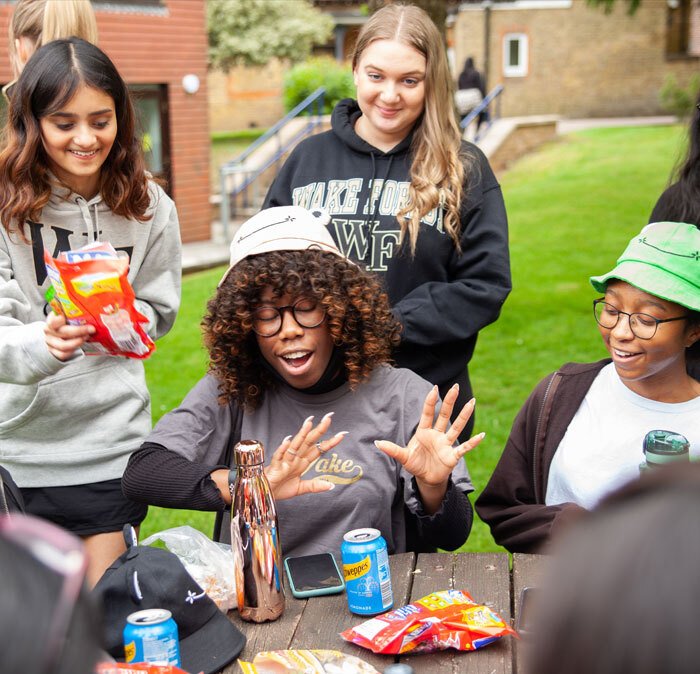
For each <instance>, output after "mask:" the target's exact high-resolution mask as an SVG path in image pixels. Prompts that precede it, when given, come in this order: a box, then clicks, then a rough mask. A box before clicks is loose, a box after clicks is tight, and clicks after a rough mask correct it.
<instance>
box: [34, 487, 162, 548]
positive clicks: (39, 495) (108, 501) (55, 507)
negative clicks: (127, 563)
mask: <svg viewBox="0 0 700 674" xmlns="http://www.w3.org/2000/svg"><path fill="white" fill-rule="evenodd" d="M21 491H22V496H23V497H24V505H25V508H26V511H27V512H28V513H31V514H32V515H36V516H37V517H41V518H43V519H46V520H49V521H51V522H54V523H55V524H58V525H59V526H62V527H63V528H64V529H68V531H72V532H73V533H74V534H76V535H78V536H92V535H93V534H104V533H110V532H113V531H121V530H122V527H123V526H124V525H125V524H127V523H128V524H132V525H133V526H137V525H139V524H141V522H143V520H144V518H145V517H146V513H147V512H148V506H146V505H143V504H142V503H135V502H134V501H130V500H129V499H127V498H126V496H124V494H122V481H121V480H107V481H106V482H94V483H93V484H76V485H72V486H70V487H32V488H25V489H22V490H21Z"/></svg>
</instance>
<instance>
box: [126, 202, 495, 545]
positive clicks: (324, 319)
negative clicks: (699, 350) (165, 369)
mask: <svg viewBox="0 0 700 674" xmlns="http://www.w3.org/2000/svg"><path fill="white" fill-rule="evenodd" d="M326 222H327V216H325V214H323V213H321V212H320V211H316V212H315V213H310V212H309V211H306V210H305V209H302V208H299V207H296V206H289V207H279V208H272V209H269V210H267V211H262V212H261V213H259V214H258V215H256V216H255V217H254V218H252V219H251V220H249V221H248V222H247V223H245V224H244V225H243V226H242V227H241V229H240V230H239V231H238V233H237V234H236V237H235V239H234V241H233V243H232V244H231V266H230V269H229V271H228V272H227V274H226V275H225V277H224V279H223V280H222V282H221V283H220V285H219V289H218V291H217V293H216V295H215V297H214V298H213V299H212V300H211V301H210V302H209V306H208V310H207V314H206V316H205V318H204V322H203V325H204V341H205V343H206V345H207V347H208V349H209V354H210V370H209V374H207V376H205V377H204V378H203V379H202V380H201V381H200V382H199V383H198V384H197V385H196V386H195V388H194V389H193V390H192V391H191V392H190V393H189V394H188V396H187V397H186V398H185V400H184V401H183V403H182V405H181V406H180V407H179V408H177V409H176V410H174V411H173V412H171V413H170V414H168V415H166V416H165V417H164V418H163V419H161V421H160V422H159V423H158V425H157V426H156V428H155V429H154V431H153V433H152V434H151V435H150V436H149V438H148V441H147V442H146V443H145V444H144V445H143V446H142V448H141V449H140V450H139V451H138V452H136V453H135V454H134V455H133V456H132V457H131V459H130V461H129V465H128V467H127V470H126V472H125V474H124V481H123V484H124V490H125V493H126V495H127V496H129V497H130V498H133V499H135V500H139V501H143V502H147V503H153V504H155V505H161V506H168V507H185V508H196V509H202V510H218V511H221V510H223V509H224V508H225V507H226V506H227V505H228V504H230V502H231V497H230V495H229V483H228V480H229V466H227V465H226V464H222V458H223V457H224V456H226V450H227V449H228V448H230V447H231V445H232V443H235V442H237V441H238V440H240V439H246V438H255V439H257V440H260V441H261V442H262V443H263V445H264V446H265V447H266V448H267V449H268V455H267V457H266V461H267V463H268V465H267V467H266V473H267V476H268V479H269V480H270V483H271V485H272V490H273V493H274V495H275V496H276V498H277V499H278V501H279V503H278V508H279V518H280V529H281V532H282V539H281V540H282V550H283V553H284V554H285V555H298V554H308V553H315V552H321V551H329V552H332V553H335V554H337V553H338V552H339V550H340V544H341V542H342V537H343V534H344V533H346V532H347V531H349V530H351V529H355V528H358V527H368V526H369V527H375V528H377V529H379V530H380V531H381V532H382V534H383V535H384V537H385V538H386V540H387V543H388V546H389V551H390V552H403V551H405V550H406V549H408V548H409V547H410V548H411V549H418V548H424V549H425V548H434V547H442V548H446V549H454V548H457V547H459V546H460V545H461V544H462V543H464V541H465V540H466V538H467V536H468V535H469V530H470V528H471V520H472V511H471V505H470V504H469V500H468V498H467V496H466V493H467V492H469V491H471V484H470V482H469V476H468V474H467V471H466V466H465V464H464V461H463V460H462V457H463V455H464V454H465V453H466V452H467V451H468V450H470V449H472V448H473V447H475V446H476V445H477V444H478V443H479V442H480V440H481V438H482V437H483V435H479V436H476V437H475V438H473V439H471V440H469V441H468V442H466V443H462V444H460V443H458V442H456V441H457V438H458V435H459V433H460V432H461V431H462V429H463V428H464V425H465V424H466V422H467V420H468V419H469V416H470V415H471V413H472V410H473V407H474V402H473V401H470V402H469V403H468V404H467V405H466V406H465V407H464V409H463V410H462V411H461V413H460V414H459V415H458V416H457V417H456V420H455V422H454V423H453V424H452V425H451V426H450V425H449V416H450V414H451V412H452V408H453V406H454V404H455V400H456V398H457V394H458V388H457V387H454V388H453V389H451V390H450V391H449V392H448V394H447V396H446V397H445V401H444V402H443V404H442V406H441V408H440V414H439V415H438V416H437V417H435V410H436V407H437V404H438V393H437V388H436V387H431V385H430V384H429V383H428V382H426V381H424V380H423V379H421V378H420V377H418V376H417V375H415V374H414V373H413V372H411V371H409V370H401V369H395V368H393V367H391V366H390V365H389V358H390V353H391V347H392V344H393V343H394V342H395V341H396V340H397V338H398V331H399V325H398V323H397V322H396V320H395V319H394V318H393V316H392V314H391V310H390V308H389V302H388V298H387V296H386V294H385V293H384V292H383V291H382V290H381V286H380V284H379V283H378V282H377V281H376V280H375V279H374V278H373V277H372V276H370V275H369V274H367V272H365V271H362V270H361V269H360V268H359V267H357V266H356V265H355V264H353V263H352V262H349V261H348V260H346V259H345V258H344V257H343V255H342V254H341V253H340V251H339V250H338V249H337V248H336V246H335V244H334V243H333V240H332V238H331V237H330V235H329V234H328V232H327V230H326V228H325V226H324V225H325V223H326ZM421 410H422V411H421ZM331 415H333V422H334V425H335V426H336V427H338V428H342V429H343V430H342V431H341V432H340V433H336V434H335V435H327V433H328V430H329V428H330V424H331ZM314 417H316V418H317V419H318V418H320V419H321V421H320V423H318V425H317V426H315V427H314V426H313V418H314ZM297 429H300V430H299V431H298V432H297V433H296V435H295V436H294V437H292V435H288V434H289V433H294V432H295V431H296V430H297ZM346 435H347V438H346V439H345V440H344V441H343V439H344V438H345V436H346ZM322 438H323V439H322ZM378 438H388V439H390V441H377V439H378ZM341 441H343V442H342V443H341ZM274 448H277V449H276V451H274V452H273V450H274ZM331 489H333V493H332V494H326V493H323V492H327V491H328V490H331ZM290 497H295V498H293V499H291V500H286V499H290ZM224 533H226V534H227V533H228V532H227V531H225V532H224Z"/></svg>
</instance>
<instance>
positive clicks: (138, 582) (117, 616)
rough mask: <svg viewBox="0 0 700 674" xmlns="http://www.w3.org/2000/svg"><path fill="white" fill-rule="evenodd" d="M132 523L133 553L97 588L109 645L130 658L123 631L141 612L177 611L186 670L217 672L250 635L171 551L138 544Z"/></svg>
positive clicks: (129, 540)
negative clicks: (133, 614)
mask: <svg viewBox="0 0 700 674" xmlns="http://www.w3.org/2000/svg"><path fill="white" fill-rule="evenodd" d="M132 531H133V530H132V529H131V527H130V526H129V525H127V526H126V527H125V532H124V538H125V539H126V541H127V548H128V549H127V551H126V552H125V553H124V554H122V555H121V556H120V557H119V558H118V559H116V560H115V561H114V563H113V564H112V566H110V567H109V568H108V569H107V571H105V573H104V575H103V576H102V578H100V580H99V582H98V583H97V585H96V586H95V588H94V590H93V592H94V594H95V596H96V598H97V599H98V601H100V602H101V603H102V610H103V617H104V629H103V634H104V644H103V646H104V648H105V650H107V652H108V653H109V654H110V655H111V656H112V657H114V658H117V659H118V660H123V659H124V643H123V635H122V633H123V630H124V627H125V625H126V619H127V616H129V615H130V614H131V613H134V612H135V611H141V610H143V609H149V608H163V609H166V610H168V611H170V613H172V616H173V620H175V622H176V624H177V628H178V635H179V638H180V659H181V661H182V668H183V669H184V670H185V671H187V672H191V674H198V673H199V672H204V674H214V672H218V671H219V670H220V669H223V668H224V667H225V666H226V665H227V664H228V663H230V662H232V661H233V660H235V659H236V658H237V657H238V655H239V653H240V652H241V651H242V650H243V646H244V645H245V636H243V634H242V633H241V632H240V631H239V630H238V629H237V628H236V627H235V626H234V625H233V624H232V623H231V622H230V621H229V620H228V618H227V617H226V616H225V615H224V614H223V613H222V612H221V611H220V610H219V609H218V607H217V606H216V604H215V603H214V601H213V600H212V599H211V598H210V597H209V595H207V593H206V592H205V591H204V590H203V589H202V588H201V587H200V586H199V585H198V584H197V583H196V582H195V580H194V579H193V578H192V576H190V574H189V573H188V572H187V569H185V567H184V565H183V564H182V562H181V561H180V560H179V559H178V557H177V555H174V554H173V553H172V552H169V551H168V550H164V549H162V548H153V547H150V546H147V545H137V544H136V537H135V536H134V535H133V534H132V533H131V532H132Z"/></svg>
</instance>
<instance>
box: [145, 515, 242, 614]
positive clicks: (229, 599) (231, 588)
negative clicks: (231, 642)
mask: <svg viewBox="0 0 700 674" xmlns="http://www.w3.org/2000/svg"><path fill="white" fill-rule="evenodd" d="M156 541H162V542H163V543H164V544H165V547H166V548H168V550H170V552H172V553H173V554H175V555H177V556H178V558H179V559H180V561H181V562H182V564H183V565H184V567H185V568H186V569H187V572H188V573H189V574H190V576H192V578H194V579H195V580H196V581H197V583H198V584H199V585H200V587H201V588H202V589H203V590H204V591H205V592H206V593H207V594H208V595H209V596H210V597H211V598H212V599H213V600H214V602H215V603H216V605H217V606H218V607H219V609H221V610H222V611H223V612H224V613H225V612H226V611H230V610H231V609H234V608H236V607H237V603H236V581H235V578H234V573H233V571H234V566H233V555H232V553H231V548H230V546H228V545H225V544H223V543H216V542H215V541H212V540H211V539H210V538H209V537H208V536H206V535H205V534H203V533H202V532H201V531H197V529H194V528H192V527H190V526H186V525H185V526H181V527H174V528H173V529H165V530H164V531H159V532H158V533H155V534H153V535H152V536H149V537H148V538H146V539H145V540H144V541H141V544H142V545H152V544H153V543H155V542H156Z"/></svg>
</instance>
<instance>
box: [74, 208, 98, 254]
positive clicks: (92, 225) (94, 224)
mask: <svg viewBox="0 0 700 674" xmlns="http://www.w3.org/2000/svg"><path fill="white" fill-rule="evenodd" d="M75 203H76V204H77V206H78V208H80V213H81V215H82V216H83V222H85V229H86V230H87V238H88V243H92V242H93V241H97V240H98V234H99V231H100V230H99V227H98V216H97V204H94V207H95V217H94V218H92V217H91V216H90V209H89V208H88V204H87V202H86V201H85V199H83V198H82V197H76V198H75ZM91 235H92V236H91Z"/></svg>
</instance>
